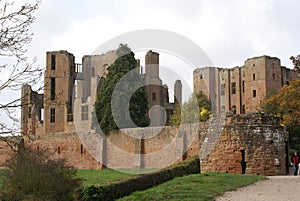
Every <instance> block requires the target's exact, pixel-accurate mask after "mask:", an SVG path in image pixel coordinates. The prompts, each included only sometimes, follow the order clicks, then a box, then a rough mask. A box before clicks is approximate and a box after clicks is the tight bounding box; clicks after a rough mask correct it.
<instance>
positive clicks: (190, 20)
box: [1, 0, 300, 99]
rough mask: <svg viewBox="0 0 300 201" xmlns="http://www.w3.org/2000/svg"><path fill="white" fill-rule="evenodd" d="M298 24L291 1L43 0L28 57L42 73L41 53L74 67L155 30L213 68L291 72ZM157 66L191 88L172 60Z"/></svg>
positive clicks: (298, 11) (299, 13)
mask: <svg viewBox="0 0 300 201" xmlns="http://www.w3.org/2000/svg"><path fill="white" fill-rule="evenodd" d="M27 1H29V2H30V1H34V0H27ZM299 20H300V3H299V1H297V0H284V1H283V0H226V1H224V0H186V1H182V0H151V1H148V0H126V1H125V0H85V1H83V0H80V1H79V0H73V1H67V0H63V1H62V0H43V2H42V4H41V5H40V9H39V10H38V11H37V13H36V22H35V23H34V24H33V25H32V26H31V31H32V32H33V33H34V36H33V40H32V43H31V44H30V45H29V47H28V50H29V51H28V53H29V55H30V56H32V57H33V56H37V59H38V61H37V62H38V64H39V65H40V66H43V67H44V66H45V55H46V51H54V50H67V51H69V52H71V53H73V54H74V55H75V57H76V62H79V63H80V62H81V58H82V56H83V55H88V54H91V53H93V52H94V50H95V49H96V48H97V47H99V46H100V45H101V44H103V43H105V42H106V41H108V40H109V39H112V38H114V37H116V36H118V35H120V34H124V33H126V32H131V31H135V30H141V29H161V30H168V31H172V32H175V33H178V34H180V35H183V36H185V37H187V38H189V39H191V40H193V41H194V42H195V43H196V44H197V45H198V46H199V47H201V48H202V50H203V51H204V52H206V54H207V55H208V56H209V58H210V59H211V61H212V62H213V65H214V66H218V67H234V66H242V65H243V62H244V61H245V60H246V59H247V58H251V57H254V56H261V55H269V56H275V57H278V58H280V59H281V62H282V65H283V66H287V67H290V68H291V67H292V63H291V61H290V60H289V57H290V56H291V55H294V56H296V55H297V54H299V53H300V46H299V44H300V43H299V38H300V25H299V22H298V21H299ZM129 45H130V44H129ZM137 56H138V57H139V58H140V57H143V56H142V55H141V54H137ZM140 59H143V58H140ZM180 62H181V63H180ZM161 65H163V66H168V67H170V66H175V65H179V66H180V67H181V70H182V69H183V72H184V73H182V72H180V70H178V72H177V73H178V74H180V75H182V76H184V79H186V81H187V82H189V83H191V82H192V79H191V78H192V70H193V69H191V68H190V69H189V71H187V70H186V69H187V68H183V66H184V65H183V64H182V61H179V60H178V58H175V59H174V58H171V57H168V56H166V55H163V54H161ZM196 67H201V66H196ZM162 79H163V80H164V77H162ZM176 79H177V78H175V77H174V78H173V80H172V81H171V82H170V83H174V80H176ZM164 82H165V81H164ZM170 83H167V84H169V87H170V88H171V89H173V85H172V84H170ZM170 85H171V86H170ZM191 87H192V86H191ZM1 98H2V99H3V98H4V96H3V94H2V97H1Z"/></svg>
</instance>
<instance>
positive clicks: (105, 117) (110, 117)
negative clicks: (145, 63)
mask: <svg viewBox="0 0 300 201" xmlns="http://www.w3.org/2000/svg"><path fill="white" fill-rule="evenodd" d="M117 56H118V58H117V59H116V60H115V62H114V63H113V64H112V65H111V66H109V67H108V71H109V72H108V75H107V77H106V79H105V80H104V81H103V85H102V86H101V88H100V92H99V94H98V95H97V100H96V103H95V112H94V114H95V115H93V123H92V128H94V129H96V130H97V132H100V130H99V127H98V123H99V126H100V128H101V130H102V131H103V132H104V133H105V134H107V133H109V131H111V130H116V129H118V128H127V127H135V126H136V125H137V126H139V127H145V126H147V125H149V118H148V116H147V115H146V113H147V109H148V105H149V104H148V99H147V96H146V93H145V91H144V88H143V87H140V88H138V89H137V90H135V87H136V86H137V85H138V84H141V82H142V80H141V76H139V74H138V72H137V71H135V70H134V69H136V65H137V63H136V60H135V58H134V53H133V52H132V51H131V50H130V49H129V48H128V47H127V45H122V44H121V45H120V46H119V48H118V49H117ZM125 75H126V76H125ZM124 76H125V77H126V80H124V79H122V78H123V77H124ZM130 91H133V93H132V94H133V95H132V96H131V94H130V93H129V92H130ZM128 103H129V106H128ZM128 110H129V113H128ZM131 119H132V122H131ZM116 120H119V121H118V122H116ZM134 124H135V125H134Z"/></svg>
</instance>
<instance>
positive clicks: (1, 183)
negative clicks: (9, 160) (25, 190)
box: [0, 169, 7, 188]
mask: <svg viewBox="0 0 300 201" xmlns="http://www.w3.org/2000/svg"><path fill="white" fill-rule="evenodd" d="M6 172H7V170H6V169H0V188H1V187H2V185H3V180H2V177H1V175H3V174H5V173H6Z"/></svg>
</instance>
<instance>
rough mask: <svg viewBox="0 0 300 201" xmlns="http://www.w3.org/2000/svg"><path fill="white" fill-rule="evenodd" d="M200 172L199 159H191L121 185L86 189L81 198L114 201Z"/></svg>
mask: <svg viewBox="0 0 300 201" xmlns="http://www.w3.org/2000/svg"><path fill="white" fill-rule="evenodd" d="M199 171H200V162H199V158H198V157H197V158H191V159H188V160H185V161H183V162H181V163H178V164H175V165H172V166H170V167H168V168H165V169H162V170H161V171H159V172H154V173H149V174H143V175H140V176H138V177H134V178H132V179H128V180H126V181H122V182H119V183H114V184H109V185H103V186H90V187H86V188H85V189H84V190H83V191H82V193H81V197H82V200H84V201H98V200H103V201H112V200H116V199H118V198H121V197H124V196H127V195H130V194H131V193H133V192H134V191H140V190H145V189H148V188H151V187H153V186H156V185H159V184H162V183H164V182H167V181H170V180H172V179H174V178H175V177H182V176H184V175H188V174H196V173H199Z"/></svg>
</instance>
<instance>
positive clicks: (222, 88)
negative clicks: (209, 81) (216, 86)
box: [221, 84, 225, 96]
mask: <svg viewBox="0 0 300 201" xmlns="http://www.w3.org/2000/svg"><path fill="white" fill-rule="evenodd" d="M224 95H225V84H221V96H224Z"/></svg>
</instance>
